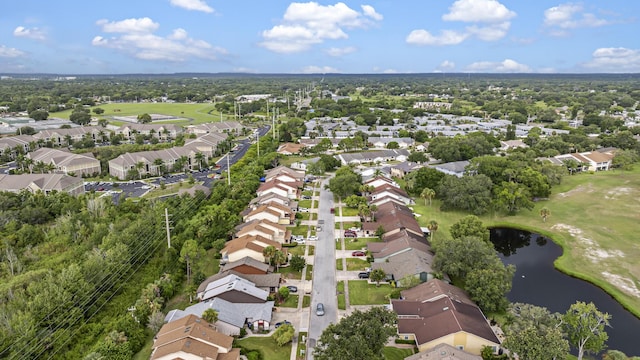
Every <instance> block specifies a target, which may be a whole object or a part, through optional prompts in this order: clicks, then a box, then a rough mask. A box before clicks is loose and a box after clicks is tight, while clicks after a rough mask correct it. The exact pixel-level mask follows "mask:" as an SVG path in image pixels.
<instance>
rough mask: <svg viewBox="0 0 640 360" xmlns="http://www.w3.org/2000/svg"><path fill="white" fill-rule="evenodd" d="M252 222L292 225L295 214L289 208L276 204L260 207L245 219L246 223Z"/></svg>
mask: <svg viewBox="0 0 640 360" xmlns="http://www.w3.org/2000/svg"><path fill="white" fill-rule="evenodd" d="M252 220H269V221H271V222H274V223H276V224H281V225H291V224H293V221H294V213H293V211H291V209H289V208H288V207H286V206H284V205H280V204H279V203H277V202H274V203H268V204H262V205H259V206H257V207H255V208H254V209H253V210H251V211H250V212H249V213H248V214H247V215H245V216H244V217H243V221H245V222H248V221H252Z"/></svg>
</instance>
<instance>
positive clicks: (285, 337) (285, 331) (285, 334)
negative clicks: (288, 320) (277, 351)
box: [272, 288, 295, 346]
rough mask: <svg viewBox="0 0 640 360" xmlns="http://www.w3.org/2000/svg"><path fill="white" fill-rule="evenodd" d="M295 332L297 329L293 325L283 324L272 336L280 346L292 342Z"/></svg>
mask: <svg viewBox="0 0 640 360" xmlns="http://www.w3.org/2000/svg"><path fill="white" fill-rule="evenodd" d="M285 289H286V288H285ZM294 334H295V329H294V328H293V325H291V324H282V325H281V326H280V327H279V328H277V329H276V331H275V332H274V333H273V335H272V336H273V339H274V340H275V342H276V344H278V346H284V345H285V344H287V343H290V342H291V341H292V340H293V335H294Z"/></svg>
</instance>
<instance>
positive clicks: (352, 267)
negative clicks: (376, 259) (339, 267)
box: [347, 258, 369, 271]
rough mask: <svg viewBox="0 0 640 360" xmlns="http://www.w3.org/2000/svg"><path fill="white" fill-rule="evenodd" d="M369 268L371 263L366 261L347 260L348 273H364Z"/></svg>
mask: <svg viewBox="0 0 640 360" xmlns="http://www.w3.org/2000/svg"><path fill="white" fill-rule="evenodd" d="M367 266H369V263H368V262H367V261H366V260H362V259H354V258H348V259H347V271H357V270H362V271H364V269H365V268H366V267H367Z"/></svg>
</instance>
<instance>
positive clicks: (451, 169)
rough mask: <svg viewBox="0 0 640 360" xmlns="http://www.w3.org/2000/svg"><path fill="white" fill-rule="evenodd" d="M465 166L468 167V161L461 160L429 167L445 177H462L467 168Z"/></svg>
mask: <svg viewBox="0 0 640 360" xmlns="http://www.w3.org/2000/svg"><path fill="white" fill-rule="evenodd" d="M467 165H469V161H467V160H463V161H453V162H448V163H444V164H436V165H431V167H432V168H434V169H436V170H438V171H440V172H442V173H445V174H447V175H454V176H457V177H462V176H463V175H464V173H465V168H466V167H467Z"/></svg>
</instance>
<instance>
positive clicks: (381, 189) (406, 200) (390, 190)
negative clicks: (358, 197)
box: [369, 184, 413, 205]
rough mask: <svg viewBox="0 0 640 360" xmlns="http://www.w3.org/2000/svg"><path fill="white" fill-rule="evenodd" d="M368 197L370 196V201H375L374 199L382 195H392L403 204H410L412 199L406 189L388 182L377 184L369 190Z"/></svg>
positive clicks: (382, 196)
mask: <svg viewBox="0 0 640 360" xmlns="http://www.w3.org/2000/svg"><path fill="white" fill-rule="evenodd" d="M369 197H370V198H371V202H375V201H376V200H378V199H381V198H384V197H392V198H395V199H396V200H398V201H400V202H402V203H403V204H405V205H410V204H412V203H413V199H412V198H411V196H409V195H408V194H407V192H406V191H404V190H402V189H400V188H399V187H396V186H392V185H389V184H385V185H380V186H378V187H377V188H375V189H374V190H373V191H372V192H371V194H370V195H369Z"/></svg>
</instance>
